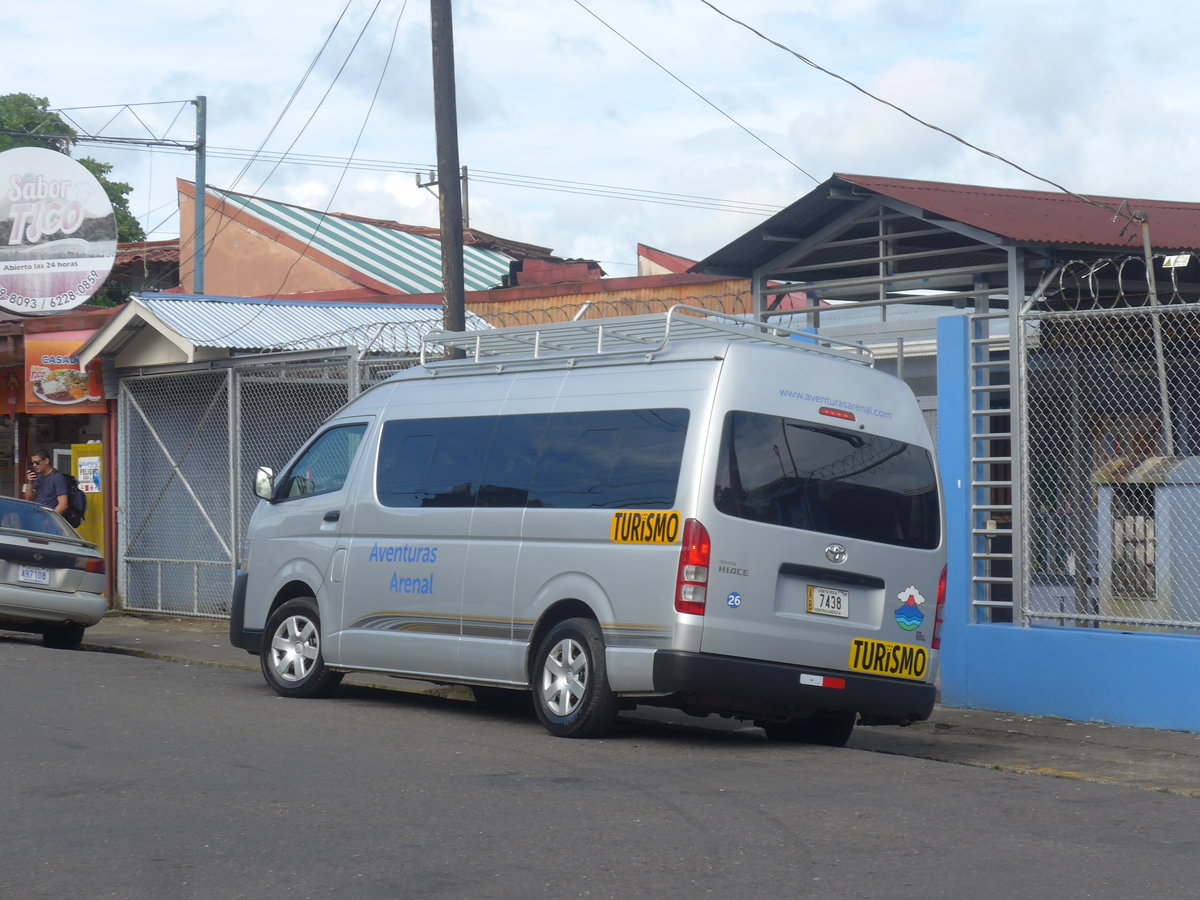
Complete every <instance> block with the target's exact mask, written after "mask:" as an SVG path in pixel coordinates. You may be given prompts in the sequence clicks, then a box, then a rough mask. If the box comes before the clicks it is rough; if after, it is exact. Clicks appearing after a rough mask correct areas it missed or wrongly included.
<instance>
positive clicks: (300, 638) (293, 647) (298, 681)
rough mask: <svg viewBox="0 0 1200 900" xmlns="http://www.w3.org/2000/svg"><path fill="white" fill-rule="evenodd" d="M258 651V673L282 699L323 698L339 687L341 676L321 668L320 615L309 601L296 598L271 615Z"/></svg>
mask: <svg viewBox="0 0 1200 900" xmlns="http://www.w3.org/2000/svg"><path fill="white" fill-rule="evenodd" d="M265 637H266V642H265V643H264V644H263V648H262V659H261V663H262V673H263V677H264V678H265V679H266V680H267V684H269V685H270V686H271V687H272V688H274V689H275V692H276V693H278V694H282V695H283V696H285V697H324V696H327V695H328V694H329V693H330V692H331V691H332V690H333V689H334V688H335V687H337V686H338V684H340V683H341V680H342V673H341V672H333V671H331V670H330V669H328V668H326V666H325V655H324V654H323V653H322V652H321V613H320V612H319V611H318V609H317V601H316V600H315V599H313V598H312V597H297V598H295V599H294V600H289V601H288V602H287V603H285V604H283V605H282V606H280V607H279V609H277V610H275V612H273V613H271V617H270V618H269V619H267V629H266V635H265Z"/></svg>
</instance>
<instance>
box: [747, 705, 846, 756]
mask: <svg viewBox="0 0 1200 900" xmlns="http://www.w3.org/2000/svg"><path fill="white" fill-rule="evenodd" d="M857 719H858V715H857V714H856V713H852V712H836V713H824V714H821V715H817V716H814V717H813V718H811V719H792V720H790V721H787V722H764V723H762V728H763V731H765V732H766V733H767V740H769V741H780V742H786V743H793V744H821V745H822V746H825V747H845V746H846V741H848V740H850V734H851V733H852V732H853V731H854V723H855V721H856V720H857Z"/></svg>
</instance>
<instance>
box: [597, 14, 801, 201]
mask: <svg viewBox="0 0 1200 900" xmlns="http://www.w3.org/2000/svg"><path fill="white" fill-rule="evenodd" d="M575 5H576V6H578V7H579V8H580V9H582V10H583V11H584V12H586V13H587V14H588V15H589V16H591V17H592V18H593V19H595V20H596V21H597V22H599V23H600V24H601V25H603V26H604V27H605V28H607V29H608V30H609V31H611V32H612V33H613V34H615V35H616V36H617V37H619V38H620V39H621V40H623V41H624V42H625V43H627V44H628V45H629V46H630V47H632V48H633V49H634V50H636V51H637V52H638V53H640V54H641V55H642V56H644V57H646V59H648V60H649V61H650V62H652V63H654V65H656V66H658V67H659V68H660V69H662V70H663V71H664V72H666V73H667V74H668V75H670V76H671V77H672V78H673V79H675V80H676V81H677V82H679V84H681V85H683V86H684V87H685V88H687V89H688V90H689V91H691V92H692V93H693V94H695V95H696V96H697V97H699V98H700V99H701V100H703V101H704V102H705V103H707V104H708V105H709V106H711V107H712V108H713V109H715V110H716V111H717V112H719V113H720V114H721V115H722V116H724V117H725V118H726V119H728V120H729V121H730V122H732V123H733V124H734V125H736V126H737V127H738V128H740V129H741V130H742V131H744V132H746V134H748V135H750V137H752V138H754V140H756V141H758V142H759V143H760V144H762V145H763V146H764V147H766V148H767V149H768V150H770V151H771V152H772V153H774V154H775V155H776V156H778V157H779V158H780V159H782V160H783V161H784V162H785V163H787V164H788V165H789V166H792V167H793V168H795V169H798V170H799V171H800V172H803V173H804V174H805V175H807V176H808V177H809V178H810V179H812V181H813V183H814V184H820V183H821V180H820V179H819V178H817V177H816V176H815V175H813V174H812V173H811V172H809V171H807V170H806V169H804V168H803V167H801V165H800V164H799V163H797V162H796V161H795V160H792V159H789V158H788V157H786V156H784V155H783V154H782V153H780V152H779V151H778V150H776V149H775V148H774V147H772V146H771V145H770V144H768V143H767V142H766V141H765V140H763V139H762V138H761V137H759V136H758V135H757V134H755V133H754V132H753V131H751V130H750V129H749V128H747V127H746V126H745V125H743V124H742V123H741V122H739V121H738V120H737V119H735V118H734V117H733V116H731V115H730V114H729V113H727V112H725V110H723V109H721V107H719V106H717V104H715V103H713V102H712V101H711V100H709V99H708V98H707V97H705V96H704V95H703V94H701V93H700V92H699V91H698V90H696V89H695V88H694V87H692V86H691V85H690V84H688V83H687V82H686V81H684V80H683V79H682V78H680V77H679V76H678V75H676V74H675V73H674V72H672V71H671V70H670V69H668V68H667V67H666V66H664V65H663V64H662V63H660V62H659V61H658V60H657V59H655V58H654V57H653V56H651V55H650V54H649V53H647V52H646V51H645V50H643V49H642V48H641V47H639V46H638V45H637V44H635V43H634V42H633V41H631V40H630V39H629V38H627V37H625V35H623V34H621V32H619V31H617V29H615V28H613V27H612V26H611V25H609V24H608V23H607V22H605V21H604V20H603V19H602V18H600V17H599V16H598V15H596V14H595V13H594V12H592V11H591V10H590V9H588V8H587V7H586V6H584V5H583V3H582V2H580V0H575ZM714 9H715V7H714Z"/></svg>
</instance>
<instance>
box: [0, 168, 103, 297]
mask: <svg viewBox="0 0 1200 900" xmlns="http://www.w3.org/2000/svg"><path fill="white" fill-rule="evenodd" d="M116 254H117V221H116V218H115V217H114V216H113V209H112V203H111V202H109V199H108V195H107V194H106V193H105V192H104V188H103V186H101V184H100V182H99V181H97V180H96V178H95V177H94V176H93V175H92V173H91V172H89V171H88V170H87V169H85V168H84V167H83V166H81V165H80V164H79V163H77V162H76V161H75V160H73V159H71V157H69V156H65V155H63V154H62V153H56V152H55V151H53V150H45V149H42V148H40V147H18V148H16V149H14V150H6V151H4V152H3V153H0V308H3V309H6V310H10V311H11V312H16V313H26V314H31V315H40V314H44V313H54V312H61V311H62V310H66V309H72V308H74V307H76V306H78V305H79V304H81V303H83V301H85V300H87V298H88V297H90V296H92V294H94V293H96V291H97V290H98V289H99V288H100V285H102V284H103V283H104V280H105V279H106V278H107V277H108V273H109V272H110V271H111V270H112V264H113V260H114V259H115V258H116Z"/></svg>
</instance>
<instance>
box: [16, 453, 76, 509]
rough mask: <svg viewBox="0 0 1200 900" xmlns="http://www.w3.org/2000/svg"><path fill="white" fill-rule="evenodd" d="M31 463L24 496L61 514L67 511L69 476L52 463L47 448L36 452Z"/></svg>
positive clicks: (26, 477)
mask: <svg viewBox="0 0 1200 900" xmlns="http://www.w3.org/2000/svg"><path fill="white" fill-rule="evenodd" d="M29 465H30V467H31V468H30V469H29V471H28V472H26V473H25V486H24V488H23V489H22V490H23V494H22V496H24V498H25V499H26V500H32V501H34V502H35V503H38V504H40V505H42V506H44V507H46V509H52V510H54V511H55V512H56V513H58V514H59V515H60V516H61V515H62V514H63V513H65V512H66V511H67V476H65V475H64V474H63V473H62V472H60V471H58V469H56V468H54V466H52V465H50V454H49V453H48V452H47V451H45V450H38V451H37V452H36V453H34V454H33V456H31V457H30V459H29Z"/></svg>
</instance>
